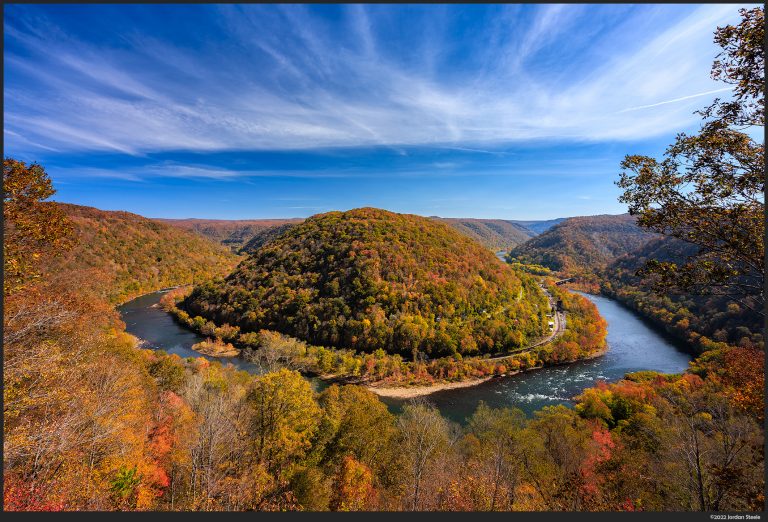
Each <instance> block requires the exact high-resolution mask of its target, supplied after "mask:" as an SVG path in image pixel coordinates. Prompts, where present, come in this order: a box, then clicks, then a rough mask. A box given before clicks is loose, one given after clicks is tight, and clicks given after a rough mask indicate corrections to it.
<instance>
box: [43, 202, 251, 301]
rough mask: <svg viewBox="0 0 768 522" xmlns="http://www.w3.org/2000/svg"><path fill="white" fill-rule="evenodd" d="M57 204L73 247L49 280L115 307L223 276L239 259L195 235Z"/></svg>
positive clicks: (148, 221) (138, 218)
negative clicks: (69, 227)
mask: <svg viewBox="0 0 768 522" xmlns="http://www.w3.org/2000/svg"><path fill="white" fill-rule="evenodd" d="M58 205H59V206H60V207H61V208H62V210H63V211H64V212H65V214H66V215H67V217H68V218H69V220H70V221H71V222H72V224H73V225H74V234H75V244H74V246H73V248H72V249H70V250H68V251H66V252H64V253H63V254H62V255H61V256H59V257H57V258H55V259H53V260H52V261H51V263H50V266H49V267H47V271H48V275H49V277H50V278H52V279H53V278H62V279H65V280H66V281H67V282H68V283H69V285H70V286H73V285H77V286H79V287H80V288H81V289H82V290H88V291H90V292H93V293H94V294H95V296H97V297H98V298H100V299H104V300H107V301H109V302H111V303H116V302H120V301H124V300H126V299H130V298H132V297H135V296H137V295H140V294H142V293H145V292H150V291H153V290H158V289H161V288H165V287H169V286H176V285H180V284H187V283H199V282H202V281H203V280H205V279H207V278H210V277H214V276H222V275H225V274H227V273H228V272H229V271H230V270H231V269H232V268H233V267H234V265H235V264H236V262H237V259H238V258H237V257H236V256H235V255H233V254H232V253H230V252H229V251H227V249H225V248H224V247H222V246H221V245H218V244H215V243H213V242H212V241H209V240H207V239H205V238H203V237H200V236H199V235H197V234H195V233H193V232H188V231H185V230H180V229H179V228H177V227H173V226H171V225H168V224H164V223H159V222H157V221H155V220H152V219H148V218H145V217H142V216H139V215H137V214H131V213H129V212H113V211H106V210H99V209H96V208H92V207H84V206H79V205H71V204H66V203H58Z"/></svg>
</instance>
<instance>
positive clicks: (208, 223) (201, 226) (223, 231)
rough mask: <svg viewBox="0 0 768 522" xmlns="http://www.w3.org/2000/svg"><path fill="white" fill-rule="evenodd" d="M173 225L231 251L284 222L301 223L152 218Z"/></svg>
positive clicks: (278, 220) (297, 220) (299, 220)
mask: <svg viewBox="0 0 768 522" xmlns="http://www.w3.org/2000/svg"><path fill="white" fill-rule="evenodd" d="M154 219H155V221H162V222H163V223H168V224H170V225H173V226H175V227H179V228H183V229H185V230H191V231H193V232H197V233H198V234H201V235H203V236H205V237H207V238H209V239H212V240H213V241H216V242H218V243H221V244H223V245H225V246H228V247H229V248H230V249H231V250H232V251H233V252H237V251H238V250H240V249H241V248H242V247H243V246H244V245H245V244H246V243H248V241H250V240H251V239H252V238H253V237H255V236H256V235H258V234H260V233H261V232H264V231H265V230H269V229H272V228H275V227H279V226H281V225H284V224H286V223H301V222H302V221H303V219H302V218H286V219H240V220H227V219H166V218H154Z"/></svg>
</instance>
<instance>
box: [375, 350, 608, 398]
mask: <svg viewBox="0 0 768 522" xmlns="http://www.w3.org/2000/svg"><path fill="white" fill-rule="evenodd" d="M607 351H608V344H607V343H606V345H605V347H604V348H603V349H602V350H600V351H598V352H596V353H593V354H591V355H588V356H586V357H582V358H580V359H577V360H576V361H572V362H567V363H562V364H572V363H573V362H578V361H586V360H589V359H596V358H597V357H600V356H603V355H605V353H606V352H607ZM550 366H559V365H550ZM540 368H543V366H534V367H533V368H528V369H527V370H522V371H516V372H509V373H505V374H504V375H493V376H490V377H483V378H482V379H468V380H466V381H458V382H441V383H435V384H430V385H429V386H391V387H386V386H376V385H368V386H366V387H365V388H366V389H368V390H370V391H372V392H373V393H375V394H376V395H378V396H380V397H390V398H393V399H413V398H414V397H423V396H425V395H431V394H433V393H436V392H439V391H443V390H454V389H456V388H469V387H471V386H477V385H478V384H482V383H484V382H488V381H490V380H491V379H501V378H504V377H511V376H512V375H517V374H518V373H524V372H529V371H531V370H538V369H540Z"/></svg>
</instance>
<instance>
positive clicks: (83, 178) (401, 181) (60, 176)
mask: <svg viewBox="0 0 768 522" xmlns="http://www.w3.org/2000/svg"><path fill="white" fill-rule="evenodd" d="M738 7H739V6H737V5H695V4H687V5H554V4H548V5H485V6H477V5H467V6H463V5H420V6H407V5H405V6H404V5H391V6H387V5H365V6H364V5H309V6H301V5H271V6H270V5H255V4H254V5H250V4H246V5H165V6H158V5H103V6H96V5H79V6H75V5H7V6H6V7H5V20H4V29H5V54H4V60H5V71H4V72H5V89H4V93H3V95H4V101H5V113H4V140H5V151H4V152H5V155H6V156H11V157H14V158H17V159H21V160H25V161H38V162H40V163H41V164H43V166H45V167H46V170H47V171H48V172H49V174H50V175H51V177H52V178H53V180H54V184H55V186H56V187H57V189H58V194H57V195H56V198H55V199H57V200H59V201H66V202H71V203H78V204H83V205H91V206H95V207H99V208H103V209H120V210H128V211H131V212H136V213H139V214H142V215H146V216H151V217H200V218H222V219H245V218H270V217H304V216H309V215H312V214H316V213H318V212H325V211H328V210H346V209H349V208H355V207H360V206H375V207H382V208H387V209H389V210H393V211H397V212H410V213H416V214H421V215H439V216H446V217H482V218H502V219H548V218H555V217H564V216H573V215H588V214H599V213H621V212H624V211H625V207H624V206H622V205H621V204H620V203H618V201H617V200H616V198H617V196H618V194H619V190H618V189H617V188H616V187H615V186H614V184H613V181H614V180H615V179H617V177H618V173H619V166H618V165H619V162H620V161H621V159H622V158H623V156H624V155H625V154H628V153H633V154H634V153H640V154H650V155H659V154H661V153H662V152H663V150H664V148H665V146H666V145H667V144H669V143H670V142H671V141H672V139H673V138H674V136H675V134H676V133H677V132H680V131H692V130H695V129H696V128H697V127H698V122H699V118H698V116H696V115H695V114H693V112H694V111H695V110H696V109H699V108H702V107H704V106H706V105H707V104H709V103H710V102H711V101H712V99H714V98H715V97H716V96H720V97H728V96H729V91H728V90H727V86H726V85H725V84H722V83H716V82H714V81H712V80H711V79H710V78H709V71H710V67H711V64H712V61H713V59H714V57H715V55H716V54H717V52H718V48H717V47H716V46H715V45H714V44H713V43H712V35H713V31H714V29H715V27H716V26H718V25H720V26H722V25H725V24H727V23H737V22H738V19H739V16H738Z"/></svg>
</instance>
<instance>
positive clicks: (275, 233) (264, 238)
mask: <svg viewBox="0 0 768 522" xmlns="http://www.w3.org/2000/svg"><path fill="white" fill-rule="evenodd" d="M294 226H296V224H295V223H284V224H282V225H275V226H271V227H267V228H265V229H262V230H260V231H258V232H256V233H255V234H254V235H253V236H251V239H249V240H248V242H246V243H245V244H244V245H243V246H242V248H241V249H240V253H241V254H249V253H251V252H253V251H255V250H256V249H258V248H260V247H262V246H263V245H265V244H267V243H268V242H269V241H272V240H273V239H275V238H277V237H279V236H280V235H282V234H283V233H284V232H287V231H288V230H290V229H291V228H293V227H294Z"/></svg>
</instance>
